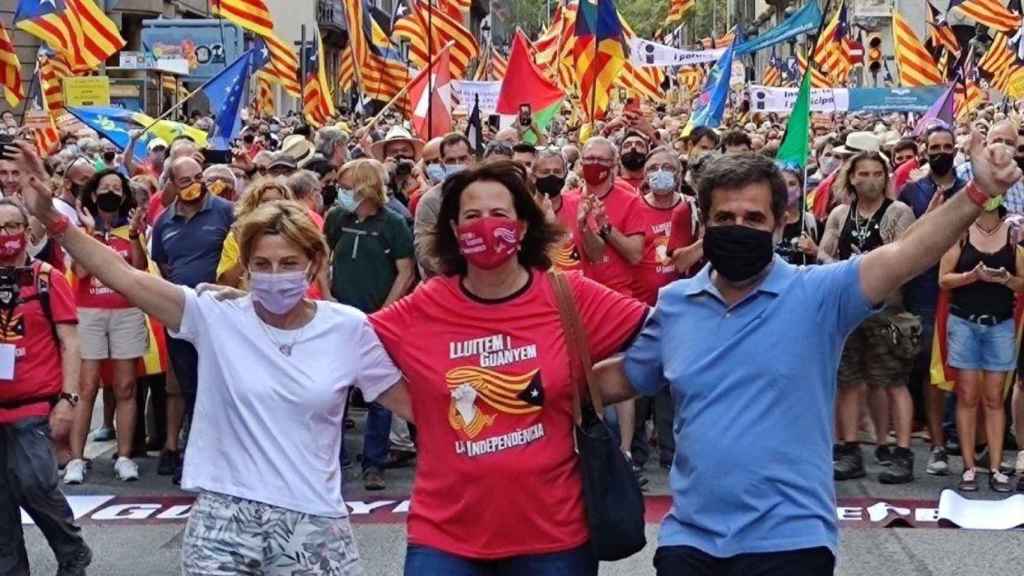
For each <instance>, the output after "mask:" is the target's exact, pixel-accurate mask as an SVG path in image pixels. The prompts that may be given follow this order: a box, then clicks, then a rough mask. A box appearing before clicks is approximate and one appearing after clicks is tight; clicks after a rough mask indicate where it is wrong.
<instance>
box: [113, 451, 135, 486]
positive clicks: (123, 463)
mask: <svg viewBox="0 0 1024 576" xmlns="http://www.w3.org/2000/svg"><path fill="white" fill-rule="evenodd" d="M114 475H115V476H117V479H118V480H120V481H122V482H133V481H135V480H138V479H139V466H138V464H136V463H135V462H133V461H132V459H131V458H125V457H124V456H118V458H117V461H116V462H114Z"/></svg>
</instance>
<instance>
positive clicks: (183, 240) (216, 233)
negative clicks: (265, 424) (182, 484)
mask: <svg viewBox="0 0 1024 576" xmlns="http://www.w3.org/2000/svg"><path fill="white" fill-rule="evenodd" d="M167 185H168V186H169V187H172V188H173V190H174V191H176V193H177V197H176V198H175V200H174V202H173V203H172V204H171V205H170V206H168V207H167V210H165V211H164V212H163V214H161V215H160V217H159V218H157V221H156V223H155V224H154V225H153V234H152V236H153V248H152V252H153V254H152V258H153V261H154V262H156V264H157V266H159V268H160V273H161V274H162V275H163V277H164V278H166V279H167V280H169V281H171V282H174V283H175V284H181V285H183V286H188V287H189V288H195V287H196V286H197V285H198V284H200V283H202V282H216V280H217V264H218V263H219V262H220V253H221V248H223V246H224V239H225V238H226V237H227V235H228V232H229V231H230V230H231V225H232V224H233V223H234V219H235V217H234V211H233V210H232V207H231V203H230V202H228V201H226V200H223V199H221V198H218V197H217V196H215V195H213V194H210V193H209V192H208V191H207V190H206V183H205V182H204V180H203V167H202V166H201V165H200V164H199V162H197V161H196V160H195V159H193V158H191V157H182V158H178V159H177V160H175V161H174V162H173V163H172V164H171V167H170V177H169V178H168V183H167ZM167 353H168V356H169V357H170V360H171V366H172V367H173V369H174V375H175V376H176V377H177V379H178V384H179V386H181V392H182V395H183V396H184V397H185V414H186V416H185V417H186V418H191V415H192V410H193V408H195V404H196V388H197V386H198V379H199V375H198V369H199V357H198V355H197V354H196V349H195V348H194V347H193V346H192V344H189V343H188V342H186V341H184V340H178V339H177V338H171V337H170V336H169V335H168V337H167ZM175 457H176V459H177V464H176V469H175V471H174V472H175V480H177V479H178V478H179V477H180V472H181V457H180V455H174V454H170V455H166V454H165V455H161V460H162V461H163V460H166V459H168V458H175Z"/></svg>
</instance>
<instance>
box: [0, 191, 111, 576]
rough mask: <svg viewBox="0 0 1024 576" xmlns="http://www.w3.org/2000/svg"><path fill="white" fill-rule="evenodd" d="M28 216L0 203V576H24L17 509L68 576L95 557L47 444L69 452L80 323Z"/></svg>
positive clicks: (68, 290) (82, 570)
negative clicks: (33, 244)
mask: <svg viewBox="0 0 1024 576" xmlns="http://www.w3.org/2000/svg"><path fill="white" fill-rule="evenodd" d="M28 227H29V217H28V213H27V212H26V211H25V209H24V208H22V207H21V205H20V204H17V203H15V202H14V201H12V200H10V199H3V200H0V324H2V329H0V574H28V573H29V570H28V557H27V555H26V553H25V541H24V534H23V532H22V528H21V515H20V514H19V512H18V508H19V507H21V508H24V509H25V511H26V512H27V513H28V515H29V516H30V517H31V518H32V519H33V521H35V523H36V525H37V526H39V529H40V530H42V532H43V534H44V535H45V536H46V540H47V541H48V542H49V543H50V546H51V547H52V548H53V551H54V555H55V556H56V558H57V562H58V564H59V565H60V569H59V571H58V573H59V574H62V575H69V576H70V575H78V574H85V567H86V566H88V565H89V563H90V561H91V560H92V552H91V551H90V550H89V547H88V546H86V544H85V542H84V541H83V540H82V537H81V535H80V528H79V527H78V526H77V525H75V522H74V516H73V515H72V513H71V508H70V506H68V502H67V500H66V499H65V498H64V495H63V494H62V493H61V491H60V489H59V488H58V477H57V458H56V455H55V453H54V450H53V445H52V443H51V440H50V439H51V437H52V438H53V439H54V440H55V441H59V442H66V440H67V438H68V435H69V433H70V431H71V424H72V421H73V419H74V411H75V406H76V405H77V404H78V375H79V370H80V367H81V366H80V365H81V356H80V354H79V344H78V327H77V325H76V324H77V322H78V314H77V311H76V310H75V299H74V296H73V295H72V293H71V286H70V285H69V284H68V281H67V280H66V279H65V278H64V276H63V275H62V274H61V273H60V272H59V271H57V270H55V269H54V268H53V267H51V266H50V265H49V264H45V263H43V262H40V261H33V260H30V259H29V257H28V253H27V250H28Z"/></svg>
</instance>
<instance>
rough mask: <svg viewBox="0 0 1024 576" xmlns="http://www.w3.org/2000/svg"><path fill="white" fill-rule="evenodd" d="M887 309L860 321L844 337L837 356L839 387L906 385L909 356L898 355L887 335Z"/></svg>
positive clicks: (911, 366) (909, 365)
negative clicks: (844, 340)
mask: <svg viewBox="0 0 1024 576" xmlns="http://www.w3.org/2000/svg"><path fill="white" fill-rule="evenodd" d="M889 315H890V314H889V313H888V312H886V311H883V312H881V313H879V314H877V315H875V316H872V317H870V318H868V319H867V320H865V321H864V323H863V324H861V325H860V326H858V327H857V329H856V330H854V331H853V333H852V334H850V337H849V338H847V339H846V347H845V348H843V356H842V358H841V359H840V360H839V387H840V388H848V387H851V386H858V385H862V384H867V385H868V386H870V387H871V388H895V387H897V386H906V385H907V381H908V379H909V378H910V371H911V370H912V369H913V367H914V361H913V360H907V359H904V358H900V357H899V356H897V355H896V353H895V345H894V344H893V343H892V340H891V339H890V338H889V337H888V334H889V332H888V327H889Z"/></svg>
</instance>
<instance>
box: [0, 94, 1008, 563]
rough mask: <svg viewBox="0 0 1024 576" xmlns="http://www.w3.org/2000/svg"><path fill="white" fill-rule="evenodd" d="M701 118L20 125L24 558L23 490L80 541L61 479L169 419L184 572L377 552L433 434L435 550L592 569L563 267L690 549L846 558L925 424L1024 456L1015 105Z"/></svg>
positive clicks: (929, 433) (161, 443)
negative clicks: (791, 130) (854, 488)
mask: <svg viewBox="0 0 1024 576" xmlns="http://www.w3.org/2000/svg"><path fill="white" fill-rule="evenodd" d="M6 120H13V118H8V119H6ZM209 120H210V119H209V118H208V117H204V116H203V115H201V114H197V115H195V116H193V118H192V123H193V124H194V125H197V126H203V125H209V124H210V121H209ZM687 120H688V117H687V113H686V111H685V110H684V109H666V108H663V107H659V108H657V109H653V108H652V109H646V108H645V109H642V110H641V109H639V108H633V107H630V108H627V109H625V110H622V111H617V112H616V113H614V114H612V115H611V116H610V117H609V120H608V121H605V122H598V123H596V125H594V126H589V127H587V128H586V129H585V130H581V129H580V127H579V126H575V125H573V120H572V114H571V110H570V109H569V108H568V107H566V109H565V110H563V112H562V113H560V114H558V115H557V116H556V117H555V119H554V120H553V121H552V122H551V124H550V125H549V126H547V127H546V128H545V129H540V128H538V127H537V125H536V123H534V122H529V123H519V122H518V121H517V122H516V123H515V124H513V125H511V126H508V127H505V128H503V129H501V130H498V131H491V130H490V128H488V129H487V133H486V138H485V142H483V143H482V144H480V143H476V142H473V141H471V140H470V139H469V138H467V136H465V135H464V132H463V131H462V130H461V129H460V130H459V131H455V132H452V133H449V134H440V135H436V137H434V138H432V139H429V140H426V141H424V140H423V139H421V138H418V137H417V136H415V135H413V134H412V133H411V132H410V130H409V128H408V126H407V125H406V124H405V123H404V122H403V121H402V119H401V118H400V117H397V116H392V115H390V114H383V115H382V116H380V117H378V118H375V119H374V121H373V122H372V123H371V122H368V121H367V120H366V119H358V118H355V117H353V118H343V119H339V120H338V121H337V123H336V124H332V125H328V126H325V127H321V128H319V129H313V128H311V127H309V126H308V125H306V124H304V123H303V122H301V120H300V119H299V118H298V117H297V116H288V117H286V118H283V119H279V118H253V119H251V120H248V121H246V122H245V124H244V127H243V129H242V132H241V134H240V135H239V137H238V139H237V140H236V141H235V147H234V148H233V149H232V150H231V154H230V155H229V156H228V158H227V163H220V162H222V161H223V160H222V158H221V157H220V156H215V155H211V154H208V153H206V151H204V150H203V149H201V148H200V147H199V146H197V144H196V143H195V142H194V141H193V140H191V139H190V138H189V137H187V136H181V137H178V138H176V139H175V140H173V141H171V142H166V141H163V140H161V139H158V138H154V139H150V140H149V142H148V145H147V146H146V148H147V151H148V154H147V155H146V156H145V157H135V154H134V153H133V150H135V148H136V147H135V143H136V141H137V139H138V138H141V134H135V135H133V140H132V141H131V142H130V143H129V145H128V147H127V148H126V149H125V150H124V151H120V150H118V149H117V148H116V147H114V146H113V145H112V144H111V143H110V142H106V141H103V140H101V139H100V138H99V137H98V136H97V135H96V134H95V133H93V132H91V131H88V130H80V131H75V132H66V133H64V134H63V139H62V142H61V148H60V150H59V151H58V152H57V153H55V154H53V155H50V156H49V157H47V158H40V157H39V156H38V155H37V153H36V152H35V150H34V146H33V144H32V143H31V142H30V141H29V140H28V139H25V140H24V141H23V140H21V139H19V138H18V137H16V138H15V140H14V141H13V142H12V143H9V144H4V145H3V148H2V149H0V192H2V194H3V198H2V199H0V321H2V322H3V331H2V332H0V463H3V468H2V470H0V494H2V496H0V502H2V507H0V534H2V535H0V574H3V575H7V574H11V575H21V574H27V573H28V565H27V555H26V553H25V548H24V538H23V535H22V531H21V528H20V523H21V522H20V516H19V514H18V509H19V507H21V508H23V509H24V510H25V511H26V512H27V513H28V514H29V515H30V516H31V517H32V518H33V519H34V520H35V522H36V524H37V525H38V526H39V527H40V529H42V530H43V532H44V534H45V535H46V537H47V539H48V541H49V543H50V545H51V547H52V548H53V550H54V553H55V554H56V556H57V559H58V562H59V564H60V572H59V574H61V575H66V576H72V575H78V574H84V573H85V570H86V567H87V566H88V565H89V563H90V561H91V551H90V549H89V547H88V546H87V544H86V543H85V542H84V541H83V539H82V537H81V534H80V530H79V528H78V527H77V526H76V525H75V522H74V520H73V518H72V517H71V514H70V511H69V508H68V507H67V503H66V500H65V498H64V496H63V495H62V493H61V489H60V483H61V482H63V483H64V484H82V483H88V482H89V481H90V479H89V473H90V470H94V469H96V468H97V467H99V466H105V465H109V464H106V463H104V462H103V461H101V460H99V459H93V460H92V461H89V459H88V458H86V447H87V445H88V443H89V441H90V439H91V440H93V441H96V440H104V439H112V438H116V453H115V455H114V458H113V469H114V474H115V477H116V478H117V479H118V480H121V481H126V482H128V481H134V480H138V479H139V477H140V469H139V466H138V464H137V462H136V460H138V459H139V458H145V457H148V455H149V454H150V453H154V454H155V453H159V463H158V466H157V473H158V474H160V475H164V476H167V477H169V479H170V481H172V482H174V483H180V485H181V487H182V488H184V489H186V490H191V491H195V492H198V498H197V501H196V503H195V505H194V506H193V508H192V511H191V516H190V519H189V523H188V528H187V529H186V532H185V536H184V541H183V551H182V570H183V572H184V573H185V574H190V575H193V574H194V575H199V574H211V573H217V574H242V573H253V572H250V571H249V570H252V569H253V567H254V566H255V567H258V570H259V571H258V572H255V573H262V574H284V573H292V572H285V570H286V569H288V570H301V569H308V570H314V569H315V570H320V572H309V573H330V574H359V573H361V568H360V562H359V557H358V552H357V549H356V544H355V538H354V536H353V533H352V529H351V527H350V525H349V523H348V520H347V514H346V508H345V505H344V500H343V498H342V483H343V470H345V469H347V468H348V467H349V466H351V465H353V464H354V463H355V462H358V463H359V465H360V466H361V473H360V477H359V480H360V481H361V483H362V485H363V487H364V488H365V489H366V490H384V489H386V488H387V486H388V478H387V476H386V472H387V470H388V469H389V468H391V467H393V466H395V465H396V463H397V464H400V463H402V462H407V461H410V460H413V459H414V460H415V466H416V471H415V480H414V486H413V492H412V507H411V509H410V511H409V519H408V549H407V551H406V559H405V573H406V574H408V575H435V574H436V575H442V574H443V575H448V574H467V575H476V574H526V573H529V574H561V575H571V576H574V575H593V574H596V573H597V563H598V561H597V557H598V555H599V554H596V553H595V551H594V550H593V549H592V548H591V547H590V545H589V543H588V542H589V540H590V538H589V534H588V525H587V522H586V513H585V509H584V502H583V497H582V493H581V490H582V489H581V480H580V472H579V461H578V455H577V453H576V452H574V449H573V412H574V408H573V406H574V392H573V390H574V387H577V388H579V387H580V386H581V383H580V382H577V381H574V380H573V374H574V373H575V370H571V369H570V365H572V364H573V363H575V362H577V361H578V359H577V358H576V357H574V355H573V352H572V350H571V347H570V346H569V344H568V342H567V340H568V339H567V336H566V334H565V333H564V331H563V327H562V323H561V316H560V314H559V310H558V307H557V305H556V302H555V292H554V288H553V284H552V282H553V280H551V277H550V274H549V273H550V272H551V271H555V272H556V273H558V274H562V275H564V277H565V278H566V279H567V281H568V285H569V287H570V289H571V293H572V297H573V300H574V301H575V306H576V308H577V310H578V313H579V317H580V320H581V324H582V328H583V332H585V336H586V338H585V340H586V343H587V345H588V346H589V353H590V356H591V358H592V360H593V362H594V364H595V372H594V378H596V380H597V382H598V385H599V389H600V390H601V394H602V396H603V399H602V400H603V401H602V402H601V405H608V406H610V407H609V408H607V409H605V411H604V413H603V414H602V416H603V417H604V419H605V421H606V422H607V423H608V426H609V428H610V429H611V431H612V433H613V434H614V438H615V442H617V443H618V446H619V448H620V449H621V451H622V452H623V454H624V455H625V456H626V458H627V459H628V461H629V462H630V463H631V464H632V466H633V470H634V472H635V474H636V478H637V481H638V483H639V484H640V485H643V484H645V483H646V478H645V474H647V473H649V472H648V471H649V470H651V469H654V468H655V467H660V468H662V469H664V470H666V471H669V478H670V486H671V490H672V496H673V507H672V509H671V511H670V512H669V514H668V516H667V517H666V519H665V520H664V522H663V526H662V531H661V536H660V543H659V548H658V552H657V554H656V556H655V567H656V569H657V571H658V573H659V574H675V573H681V572H680V571H683V570H688V572H687V573H693V574H723V573H733V572H736V573H738V571H739V570H744V569H753V568H755V567H756V568H757V570H758V573H766V574H767V573H770V574H815V575H816V574H831V573H832V570H833V568H834V565H835V554H836V552H837V539H838V535H837V532H838V527H837V520H836V517H835V508H834V497H835V492H834V490H835V488H834V482H841V481H847V480H851V479H856V478H862V477H864V476H865V475H866V468H865V463H864V460H865V455H864V450H865V449H864V448H862V444H864V445H873V446H874V450H873V453H872V454H871V456H872V457H873V458H875V460H876V461H877V463H879V464H881V465H882V466H883V467H884V471H883V472H882V473H881V474H880V475H879V477H878V481H879V482H882V483H891V484H901V483H908V482H912V481H914V479H915V471H918V472H919V471H920V469H921V467H920V466H919V467H917V468H915V464H914V453H913V452H912V450H911V445H912V442H913V440H914V439H915V438H923V439H924V441H925V442H927V443H929V444H928V446H929V448H930V452H929V458H928V462H927V464H926V465H925V466H924V469H925V470H926V472H927V473H928V474H933V475H947V474H953V475H954V477H955V480H954V482H953V483H954V484H955V487H956V488H957V489H959V490H962V491H977V490H979V478H980V477H981V475H985V476H987V479H988V485H989V487H990V489H991V490H992V491H995V492H1000V493H1003V492H1011V491H1013V490H1017V491H1022V492H1024V482H1018V483H1016V484H1014V483H1013V476H1017V477H1020V476H1021V475H1022V474H1024V450H1021V451H1018V452H1017V456H1016V460H1015V461H1014V460H1013V459H1012V458H1008V459H1007V461H1006V462H1005V463H1004V458H1006V456H1007V454H1008V453H1009V450H1010V443H1014V442H1020V441H1024V388H1022V387H1021V386H1020V385H1014V382H1016V381H1017V379H1016V378H1015V375H1016V373H1017V371H1018V370H1017V366H1018V358H1019V344H1020V337H1019V334H1020V326H1021V321H1020V314H1019V313H1018V312H1017V309H1018V308H1020V307H1018V306H1017V304H1018V298H1017V294H1019V293H1021V292H1024V259H1022V258H1024V250H1022V248H1021V246H1020V241H1021V235H1020V230H1021V226H1020V222H1021V218H1024V181H1022V180H1021V169H1024V127H1019V126H1018V124H1017V123H1016V119H1015V116H1014V115H1013V113H1010V114H1007V113H1006V112H1000V111H999V110H998V109H996V108H991V107H989V108H983V109H982V110H980V111H979V112H977V113H975V114H974V116H973V117H972V119H971V120H970V121H965V122H963V123H958V124H957V125H955V126H949V125H946V124H944V123H941V122H936V123H934V124H932V125H929V126H928V127H927V129H926V130H917V131H915V130H914V128H915V127H914V126H913V125H911V124H908V122H907V118H906V117H905V116H904V115H900V114H892V115H866V114H865V115H860V114H830V115H820V116H815V117H814V118H813V122H812V126H811V134H810V135H809V144H810V147H811V150H812V153H811V156H810V158H808V161H807V166H806V167H794V166H780V165H777V164H776V162H775V161H774V157H775V155H776V152H777V151H778V147H779V145H780V141H781V139H782V137H783V135H784V131H785V118H779V117H777V116H775V115H763V116H762V115H757V114H754V115H750V114H745V115H743V116H742V117H741V115H740V114H738V113H736V114H733V113H731V112H730V113H729V114H728V115H727V117H726V119H725V123H724V126H725V127H724V128H721V129H711V128H707V127H697V128H694V129H692V130H689V129H687V130H684V129H683V127H684V126H685V125H686V122H687ZM14 131H15V133H17V134H21V133H22V131H19V130H17V127H16V126H15V127H14ZM584 133H586V134H585V135H582V134H584ZM933 341H934V342H935V345H934V346H933ZM933 355H934V356H935V358H938V362H939V364H940V366H942V367H943V368H944V369H945V370H940V372H943V373H944V374H947V375H953V376H952V377H949V378H945V379H937V378H936V377H935V373H934V372H935V370H934V369H933V365H934V364H935V362H936V359H935V358H933ZM939 380H942V381H941V382H940V381H939ZM1011 390H1012V394H1011V392H1010V391H1011ZM101 396H102V404H103V412H104V414H103V416H102V419H103V422H104V424H103V426H102V428H101V429H99V430H90V428H91V425H92V422H93V421H94V411H95V410H96V406H97V402H96V401H97V398H99V397H101ZM1011 396H1012V399H1011ZM353 402H359V403H363V404H365V405H366V409H367V412H366V418H365V422H364V425H363V429H362V431H361V435H362V439H363V441H362V453H361V454H360V455H358V456H356V455H350V454H346V452H345V450H344V443H343V442H342V437H343V434H344V433H349V434H351V433H353V432H352V430H353V427H352V423H351V419H350V418H349V417H348V415H347V407H348V406H349V405H350V404H352V403H353ZM97 418H99V415H97ZM829 452H831V454H832V459H831V460H828V456H827V453H829ZM951 456H960V461H959V462H958V461H955V460H952V459H951V458H950V457H951ZM737 462H758V465H757V466H756V467H753V468H747V469H745V472H744V474H742V475H737V474H735V473H734V472H735V471H734V470H733V469H732V467H733V466H734V465H735V463H737ZM453 495H458V497H456V498H453ZM280 525H285V526H288V527H289V528H288V530H284V531H281V530H277V529H275V528H274V527H275V526H280ZM723 526H728V527H729V530H728V531H727V532H723V530H722V527H723ZM268 540H269V541H268ZM298 551H302V552H303V553H302V554H298V553H296V552H298Z"/></svg>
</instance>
